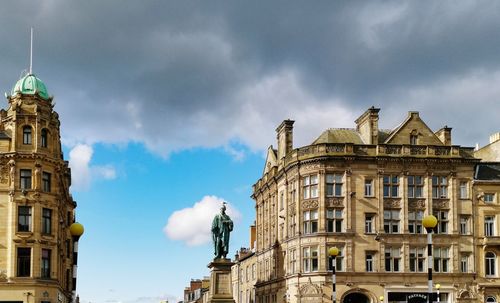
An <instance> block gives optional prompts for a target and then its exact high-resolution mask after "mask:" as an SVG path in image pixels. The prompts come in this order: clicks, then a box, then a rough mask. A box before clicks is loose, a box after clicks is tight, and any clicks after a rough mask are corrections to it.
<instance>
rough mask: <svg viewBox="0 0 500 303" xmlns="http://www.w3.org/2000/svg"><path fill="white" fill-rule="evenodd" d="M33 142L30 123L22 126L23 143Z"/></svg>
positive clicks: (29, 143)
mask: <svg viewBox="0 0 500 303" xmlns="http://www.w3.org/2000/svg"><path fill="white" fill-rule="evenodd" d="M32 144H33V127H31V125H24V126H23V145H32Z"/></svg>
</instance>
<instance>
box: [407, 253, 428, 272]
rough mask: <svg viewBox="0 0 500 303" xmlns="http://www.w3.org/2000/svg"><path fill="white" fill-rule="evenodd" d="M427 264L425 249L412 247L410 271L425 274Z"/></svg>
mask: <svg viewBox="0 0 500 303" xmlns="http://www.w3.org/2000/svg"><path fill="white" fill-rule="evenodd" d="M424 263H425V248H424V247H411V248H410V271H411V272H423V271H424V267H425V266H424Z"/></svg>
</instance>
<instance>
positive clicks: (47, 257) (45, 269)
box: [40, 248, 52, 279]
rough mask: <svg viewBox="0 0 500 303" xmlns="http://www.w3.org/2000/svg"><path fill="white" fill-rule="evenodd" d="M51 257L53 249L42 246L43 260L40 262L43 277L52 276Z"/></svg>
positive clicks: (48, 277)
mask: <svg viewBox="0 0 500 303" xmlns="http://www.w3.org/2000/svg"><path fill="white" fill-rule="evenodd" d="M51 257H52V250H50V249H46V248H42V254H41V262H40V277H41V278H42V279H50V278H51V265H52V264H51V263H52V262H51Z"/></svg>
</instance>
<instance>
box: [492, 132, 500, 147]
mask: <svg viewBox="0 0 500 303" xmlns="http://www.w3.org/2000/svg"><path fill="white" fill-rule="evenodd" d="M498 140H500V132H498V133H494V134H492V135H491V136H490V144H491V143H494V142H497V141H498Z"/></svg>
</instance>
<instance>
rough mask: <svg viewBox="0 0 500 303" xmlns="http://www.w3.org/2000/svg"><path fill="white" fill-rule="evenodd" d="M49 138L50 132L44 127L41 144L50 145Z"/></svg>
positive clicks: (43, 145)
mask: <svg viewBox="0 0 500 303" xmlns="http://www.w3.org/2000/svg"><path fill="white" fill-rule="evenodd" d="M47 138H48V132H47V129H45V128H44V129H42V134H41V138H40V139H41V144H42V147H48V141H47Z"/></svg>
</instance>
